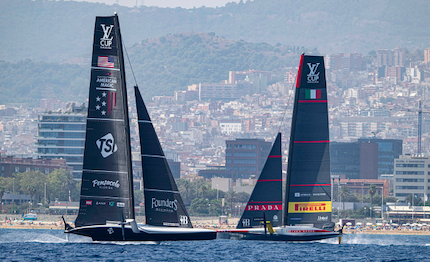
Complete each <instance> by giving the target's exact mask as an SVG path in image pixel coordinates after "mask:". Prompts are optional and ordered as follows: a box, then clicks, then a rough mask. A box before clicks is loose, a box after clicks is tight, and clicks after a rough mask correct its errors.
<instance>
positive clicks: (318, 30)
mask: <svg viewBox="0 0 430 262" xmlns="http://www.w3.org/2000/svg"><path fill="white" fill-rule="evenodd" d="M0 10H2V15H1V16H0V33H1V35H2V37H1V38H0V47H1V49H0V55H1V56H0V57H1V59H3V60H6V61H19V60H24V59H32V60H34V61H44V62H61V61H66V60H70V59H73V58H76V57H82V56H84V57H88V56H89V55H90V53H91V41H92V33H93V29H94V17H95V16H96V15H112V14H113V13H114V12H118V14H119V17H120V22H121V26H122V32H123V36H124V41H125V44H126V46H127V47H130V46H132V45H133V44H134V43H137V42H140V41H142V40H144V39H149V38H156V37H161V36H164V35H167V34H178V33H181V32H205V33H209V32H214V33H215V34H216V35H217V36H222V37H225V38H227V39H231V40H235V41H238V40H240V39H243V40H245V41H247V42H254V43H259V42H267V43H270V44H272V45H275V44H276V43H278V42H279V43H281V44H282V45H286V46H304V47H306V48H310V49H313V48H315V47H316V48H318V50H320V52H322V53H323V54H330V53H338V52H355V51H359V52H363V53H365V54H367V52H369V51H370V50H376V49H381V48H395V47H396V46H402V47H406V48H408V49H409V50H415V49H416V48H421V49H423V48H425V47H428V46H430V35H429V34H428V33H427V31H428V25H429V24H430V16H429V15H428V14H429V13H430V5H429V3H428V1H427V0H410V1H403V0H379V1H372V0H357V1H344V0H324V1H322V0H309V1H295V0H271V1H267V0H254V1H247V2H246V3H243V2H240V3H230V4H227V5H226V6H224V7H220V8H205V7H202V8H194V9H182V8H174V9H172V8H156V7H145V6H142V7H140V8H138V9H136V8H135V9H132V8H127V7H122V6H118V5H113V6H109V5H105V4H94V3H87V2H72V1H47V0H34V1H32V0H13V1H11V0H9V1H8V0H3V1H0Z"/></svg>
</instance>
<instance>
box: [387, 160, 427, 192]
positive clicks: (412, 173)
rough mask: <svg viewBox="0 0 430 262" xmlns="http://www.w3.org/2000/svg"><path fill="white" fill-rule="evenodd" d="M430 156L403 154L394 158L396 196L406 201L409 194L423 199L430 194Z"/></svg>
mask: <svg viewBox="0 0 430 262" xmlns="http://www.w3.org/2000/svg"><path fill="white" fill-rule="evenodd" d="M429 188H430V158H429V157H424V156H415V155H412V156H411V155H401V156H400V158H399V159H394V191H393V193H394V196H395V197H397V198H398V199H399V200H400V201H404V200H405V198H406V197H407V196H409V195H411V194H412V195H413V196H414V197H415V198H421V199H422V200H423V201H424V200H425V199H426V198H427V197H428V195H429V193H430V192H429V191H430V190H429Z"/></svg>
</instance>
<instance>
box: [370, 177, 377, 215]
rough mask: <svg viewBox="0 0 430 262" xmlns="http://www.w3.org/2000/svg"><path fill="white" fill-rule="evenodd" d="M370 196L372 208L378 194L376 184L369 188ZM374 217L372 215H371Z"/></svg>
mask: <svg viewBox="0 0 430 262" xmlns="http://www.w3.org/2000/svg"><path fill="white" fill-rule="evenodd" d="M369 194H370V207H371V208H372V206H373V196H374V195H375V194H376V186H375V185H374V184H371V185H370V186H369ZM370 215H371V216H372V214H370Z"/></svg>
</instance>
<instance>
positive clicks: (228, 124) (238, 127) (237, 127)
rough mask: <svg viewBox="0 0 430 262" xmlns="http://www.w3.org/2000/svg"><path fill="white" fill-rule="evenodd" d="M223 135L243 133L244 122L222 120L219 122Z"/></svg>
mask: <svg viewBox="0 0 430 262" xmlns="http://www.w3.org/2000/svg"><path fill="white" fill-rule="evenodd" d="M219 127H220V129H221V133H223V134H231V133H239V132H242V121H240V120H237V121H235V120H222V121H220V122H219Z"/></svg>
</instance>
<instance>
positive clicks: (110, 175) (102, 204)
mask: <svg viewBox="0 0 430 262" xmlns="http://www.w3.org/2000/svg"><path fill="white" fill-rule="evenodd" d="M140 100H141V99H140ZM141 102H142V103H143V101H142V100H141ZM127 105H128V103H127V92H126V83H125V72H124V58H123V49H122V40H121V33H120V29H119V22H118V16H117V15H116V14H115V15H114V16H109V17H96V24H95V32H94V44H93V57H92V65H91V85H90V91H89V104H88V117H87V130H86V139H85V150H84V163H83V172H82V186H81V198H80V206H79V214H78V217H77V218H76V222H75V226H76V227H75V228H73V227H71V226H70V225H68V224H67V223H66V222H65V233H73V234H78V235H83V236H88V237H91V238H92V239H93V240H98V241H167V240H206V239H214V238H215V237H216V232H215V231H211V230H204V229H193V228H179V227H174V226H177V218H175V216H176V217H178V216H179V217H180V218H182V217H185V216H186V218H187V220H186V221H187V222H188V224H187V223H185V222H184V223H182V224H183V225H186V226H187V227H191V222H190V221H189V218H188V215H187V213H186V210H185V208H184V207H183V203H182V200H181V199H180V196H179V194H177V195H175V199H173V201H172V202H169V201H170V200H169V197H168V196H166V195H155V196H154V197H159V198H157V199H156V200H155V201H154V203H155V205H158V207H160V208H161V206H163V205H164V208H165V209H166V210H167V209H169V208H170V207H173V206H175V205H177V206H178V210H179V211H178V212H176V211H177V210H175V208H172V210H169V214H170V216H169V217H161V216H156V215H154V214H152V213H151V212H148V213H147V217H146V219H147V221H150V222H149V223H148V224H145V225H143V224H137V223H136V220H135V214H134V197H133V179H132V166H131V150H130V129H129V117H128V106H127ZM143 107H144V106H143ZM145 111H146V110H145ZM146 114H147V113H146ZM151 127H152V124H151ZM146 135H148V134H146ZM154 135H155V132H154ZM151 139H154V137H152V138H151ZM155 139H156V142H155V141H154V142H150V141H148V140H144V141H142V142H141V145H142V148H145V150H146V148H147V147H148V148H153V147H154V144H158V146H159V142H158V138H157V137H156V135H155ZM160 150H161V147H160ZM161 152H162V151H161ZM148 154H149V153H148ZM155 154H156V153H154V155H155ZM161 156H162V155H159V157H160V158H161ZM147 164H148V163H146V162H145V163H143V165H147ZM149 165H151V164H150V163H149ZM144 170H145V171H148V172H147V173H145V180H146V181H147V182H146V181H145V184H147V185H150V186H151V187H150V189H151V190H153V191H156V190H160V191H163V190H165V189H166V188H165V186H164V183H163V182H160V184H159V186H157V180H158V179H159V178H160V177H159V173H157V172H155V173H153V172H151V171H153V170H152V169H151V168H146V167H145V168H144ZM169 174H170V173H169ZM172 182H173V185H174V181H172ZM171 191H172V192H175V188H173V187H172V188H171ZM176 191H177V189H176ZM157 192H158V191H157ZM162 197H164V198H162ZM154 203H152V205H153V206H154ZM150 204H151V202H147V204H146V205H147V206H148V205H150ZM181 205H182V206H181ZM147 210H148V209H147ZM183 220H184V221H185V218H184V219H183ZM161 221H163V222H166V223H167V224H164V223H161ZM169 223H170V224H169ZM171 226H173V227H171Z"/></svg>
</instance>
